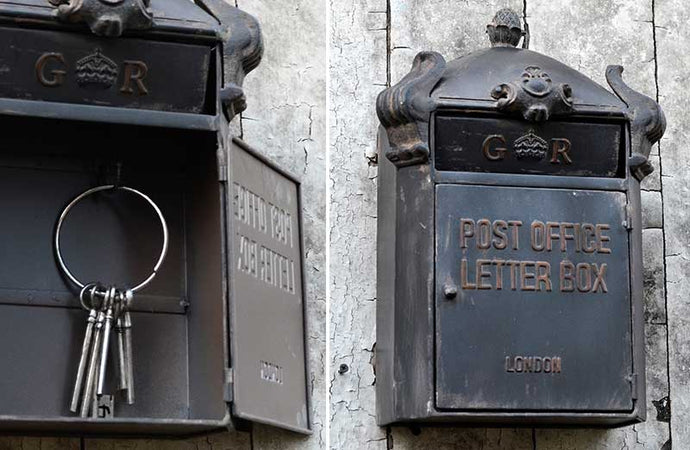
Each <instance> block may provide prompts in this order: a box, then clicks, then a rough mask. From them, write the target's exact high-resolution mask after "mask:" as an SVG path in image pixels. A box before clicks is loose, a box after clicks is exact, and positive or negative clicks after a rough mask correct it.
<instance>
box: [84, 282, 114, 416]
mask: <svg viewBox="0 0 690 450" xmlns="http://www.w3.org/2000/svg"><path fill="white" fill-rule="evenodd" d="M109 293H110V291H106V293H105V296H104V298H103V303H102V304H101V307H100V308H99V310H98V316H97V318H96V323H95V325H94V327H95V329H94V337H93V346H92V347H91V354H90V355H89V356H90V357H89V368H88V371H87V375H86V386H85V387H84V394H83V396H82V403H81V410H80V414H79V415H80V416H81V417H88V416H89V410H90V408H91V403H92V401H93V398H94V397H95V396H94V394H95V390H96V382H97V377H98V364H99V362H100V350H101V340H102V328H103V323H104V322H105V313H106V308H108V303H109V302H110V301H111V299H110V298H109ZM97 295H98V291H93V296H92V300H91V301H92V302H93V301H94V298H95V297H96V296H97Z"/></svg>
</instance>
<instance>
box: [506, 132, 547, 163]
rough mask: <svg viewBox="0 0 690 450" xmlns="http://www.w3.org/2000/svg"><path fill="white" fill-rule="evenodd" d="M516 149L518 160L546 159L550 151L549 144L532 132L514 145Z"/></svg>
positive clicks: (517, 140)
mask: <svg viewBox="0 0 690 450" xmlns="http://www.w3.org/2000/svg"><path fill="white" fill-rule="evenodd" d="M513 148H514V149H515V157H516V158H517V159H534V160H537V161H538V160H540V159H544V157H545V156H546V152H547V151H548V144H547V143H546V141H545V140H544V139H542V138H540V137H539V136H537V135H536V134H534V131H533V130H530V131H529V133H527V134H526V135H524V136H521V137H519V138H517V139H516V140H515V142H514V143H513Z"/></svg>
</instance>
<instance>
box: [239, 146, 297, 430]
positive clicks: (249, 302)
mask: <svg viewBox="0 0 690 450" xmlns="http://www.w3.org/2000/svg"><path fill="white" fill-rule="evenodd" d="M230 167H231V172H232V186H231V195H232V216H231V217H232V222H233V225H232V234H231V240H232V252H233V255H235V261H233V265H232V268H231V282H230V285H231V306H230V321H231V335H232V339H233V343H232V349H231V354H232V360H233V367H235V368H236V369H235V370H234V373H233V382H234V397H233V411H234V413H235V415H237V416H238V417H241V418H244V419H248V420H254V421H257V422H264V423H268V424H273V425H278V426H281V427H284V428H288V429H292V430H295V431H299V432H308V430H309V428H310V427H309V412H308V411H309V409H308V405H309V402H308V391H307V366H306V364H305V361H306V359H305V350H306V349H305V345H304V343H305V331H306V328H305V323H304V319H305V315H304V284H303V276H302V255H303V254H304V252H303V249H302V241H301V238H300V236H301V235H302V233H301V232H300V229H301V227H302V223H301V206H300V203H301V198H300V185H299V182H298V181H297V180H296V178H294V177H293V176H291V175H290V174H288V173H286V172H284V171H283V170H280V169H279V168H277V167H276V166H275V165H274V164H273V163H271V162H270V161H268V160H266V159H265V158H264V157H262V156H261V155H260V154H258V153H257V152H255V151H254V150H252V149H251V148H249V147H248V146H247V145H245V144H244V143H243V142H242V141H240V140H237V139H236V140H234V141H233V143H232V152H231V162H230ZM246 343H249V345H247V344H246Z"/></svg>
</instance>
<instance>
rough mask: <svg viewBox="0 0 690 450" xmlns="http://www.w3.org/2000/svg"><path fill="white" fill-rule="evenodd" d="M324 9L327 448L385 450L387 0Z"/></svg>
mask: <svg viewBox="0 0 690 450" xmlns="http://www.w3.org/2000/svg"><path fill="white" fill-rule="evenodd" d="M330 11H331V16H330V30H329V41H330V61H329V65H330V67H329V71H330V86H329V95H330V99H329V100H330V111H329V114H330V123H329V127H330V142H329V151H330V163H331V164H330V168H329V173H330V175H329V176H330V178H329V184H330V190H331V196H330V199H329V200H330V222H331V227H330V230H329V233H330V241H331V245H330V279H329V280H328V282H329V283H330V288H331V291H330V294H331V296H330V311H331V317H330V321H331V330H330V336H329V338H330V340H331V347H330V348H331V355H330V362H329V363H330V364H331V369H330V370H331V379H330V380H329V382H330V393H331V396H332V397H331V419H332V422H331V425H330V426H331V433H330V439H331V448H334V449H353V450H367V449H385V448H386V433H385V430H384V429H381V428H379V427H377V426H376V422H375V418H374V411H375V398H374V386H373V383H374V379H375V378H374V371H373V368H372V365H371V357H372V348H373V346H374V342H375V340H376V331H375V323H376V320H375V312H376V304H375V300H376V270H375V255H376V173H377V172H376V167H375V166H373V165H372V164H371V161H370V159H369V158H373V155H375V153H376V127H377V124H378V120H377V119H376V112H375V110H374V103H375V100H376V95H377V94H378V93H379V91H381V90H382V89H383V88H384V87H385V85H386V60H387V57H386V23H387V19H386V17H387V16H386V1H385V0H354V1H347V2H342V1H337V0H331V2H330ZM341 365H343V366H342V367H343V370H341V371H340V372H342V374H341V373H339V371H338V369H339V368H340V367H341ZM345 369H347V371H345Z"/></svg>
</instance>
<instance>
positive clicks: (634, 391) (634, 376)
mask: <svg viewBox="0 0 690 450" xmlns="http://www.w3.org/2000/svg"><path fill="white" fill-rule="evenodd" d="M628 381H630V389H632V399H633V400H637V374H636V373H632V374H630V375H629V376H628Z"/></svg>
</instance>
